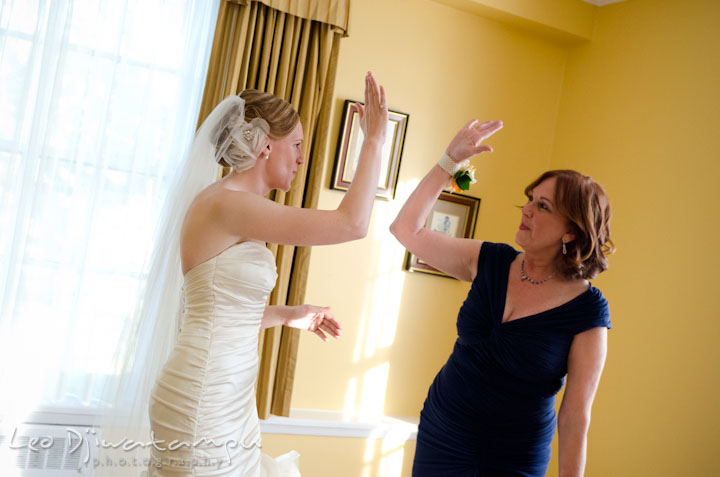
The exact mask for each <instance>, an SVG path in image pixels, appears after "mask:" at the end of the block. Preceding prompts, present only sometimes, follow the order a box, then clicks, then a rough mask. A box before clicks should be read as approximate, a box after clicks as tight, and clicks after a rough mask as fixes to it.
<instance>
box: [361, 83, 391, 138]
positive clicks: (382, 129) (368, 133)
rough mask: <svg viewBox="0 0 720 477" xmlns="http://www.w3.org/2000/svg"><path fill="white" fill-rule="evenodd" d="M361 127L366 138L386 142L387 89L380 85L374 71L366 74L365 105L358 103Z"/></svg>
mask: <svg viewBox="0 0 720 477" xmlns="http://www.w3.org/2000/svg"><path fill="white" fill-rule="evenodd" d="M358 109H359V114H360V128H361V129H362V132H363V134H364V135H365V137H366V138H373V139H377V140H378V141H379V142H380V144H381V145H382V144H384V143H385V135H386V131H387V121H388V108H387V101H386V100H385V89H384V88H383V87H382V86H378V84H377V81H375V78H374V77H373V75H372V73H370V72H368V74H367V75H366V76H365V106H363V105H361V104H358Z"/></svg>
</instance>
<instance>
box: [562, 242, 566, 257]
mask: <svg viewBox="0 0 720 477" xmlns="http://www.w3.org/2000/svg"><path fill="white" fill-rule="evenodd" d="M562 244H563V255H567V247H566V246H565V242H563V243H562Z"/></svg>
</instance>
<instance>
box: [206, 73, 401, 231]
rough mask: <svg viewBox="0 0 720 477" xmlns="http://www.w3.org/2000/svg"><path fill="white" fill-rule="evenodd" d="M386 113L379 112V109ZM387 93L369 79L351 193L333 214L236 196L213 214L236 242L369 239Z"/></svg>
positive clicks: (262, 199) (383, 130)
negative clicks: (360, 142)
mask: <svg viewBox="0 0 720 477" xmlns="http://www.w3.org/2000/svg"><path fill="white" fill-rule="evenodd" d="M381 104H382V105H384V106H385V107H383V108H381V107H380V105H381ZM386 105H387V103H386V101H385V91H384V90H383V88H382V86H378V85H377V83H376V82H375V79H374V78H373V76H372V75H371V74H369V73H368V75H367V77H366V78H365V106H364V107H362V106H360V120H361V127H362V129H363V133H364V136H365V140H364V141H363V144H362V148H361V149H360V157H359V159H358V167H357V170H356V172H355V176H354V177H353V181H352V184H351V186H350V189H349V190H348V191H347V193H346V194H345V196H344V197H343V200H342V202H341V203H340V205H339V206H338V208H337V209H335V210H314V209H302V208H298V207H288V206H284V205H281V204H278V203H276V202H272V201H270V200H267V199H264V198H262V197H259V196H257V195H253V194H251V193H248V192H234V194H237V200H229V201H223V202H222V203H218V204H217V205H216V206H215V210H213V213H216V214H218V216H217V219H218V221H219V222H220V223H222V224H223V226H224V227H226V228H227V231H228V232H229V233H230V234H231V235H233V236H237V237H246V238H253V239H256V240H261V241H263V242H271V243H278V244H288V245H328V244H335V243H341V242H347V241H350V240H356V239H359V238H363V237H364V236H365V235H367V230H368V224H369V223H370V214H371V213H372V206H373V201H374V199H375V191H376V190H377V183H378V176H379V175H380V154H381V151H382V146H383V143H384V142H385V131H386V129H387V118H388V114H387V106H386Z"/></svg>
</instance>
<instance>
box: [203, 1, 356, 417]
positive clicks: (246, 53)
mask: <svg viewBox="0 0 720 477" xmlns="http://www.w3.org/2000/svg"><path fill="white" fill-rule="evenodd" d="M271 3H272V4H276V7H278V8H282V7H283V6H294V7H295V8H294V9H290V10H291V11H290V12H288V11H286V10H288V9H287V8H286V9H285V10H279V9H277V8H271V7H269V6H268V5H267V4H271ZM323 4H325V5H326V6H331V5H332V4H342V5H344V6H343V7H342V8H340V7H334V8H328V9H325V10H323V9H322V8H317V7H318V5H320V6H322V5H323ZM301 5H305V6H306V8H305V9H300V6H301ZM347 11H349V0H303V1H297V0H292V1H287V0H285V1H283V0H275V1H270V0H263V1H250V0H245V1H240V0H235V1H230V0H223V1H222V2H221V5H220V11H219V13H218V20H217V26H216V30H215V38H214V40H213V48H212V53H211V56H210V65H209V69H208V75H207V79H206V83H205V92H204V94H203V101H202V105H201V109H200V118H199V121H198V124H201V123H202V121H203V120H204V119H205V118H206V117H207V115H208V114H210V111H212V109H213V108H214V107H215V106H216V105H217V104H218V103H220V101H222V100H223V99H224V98H225V97H227V96H229V95H231V94H238V93H240V92H241V91H242V90H244V89H247V88H255V89H259V90H262V91H266V92H268V93H272V94H274V95H276V96H278V97H280V98H283V99H285V100H286V101H288V102H289V103H290V104H292V105H293V107H294V108H295V109H296V110H297V111H298V113H299V114H300V121H301V122H302V125H303V130H304V133H305V141H304V143H303V148H304V154H305V157H306V161H305V162H304V163H303V164H302V165H301V166H300V167H298V171H297V175H296V177H295V181H294V182H293V186H292V189H291V190H290V191H289V192H287V193H285V192H282V191H274V193H271V196H270V198H271V199H273V200H275V201H276V202H279V203H281V204H285V205H290V206H295V207H315V206H316V203H317V196H318V192H319V190H320V187H321V184H320V181H321V175H322V168H323V159H324V157H323V151H324V147H323V145H324V144H325V143H326V142H327V139H328V137H327V132H328V131H327V130H328V128H329V123H330V118H329V115H328V112H329V110H330V106H331V101H332V90H333V85H334V83H335V70H336V66H337V55H338V46H339V41H340V38H341V37H342V36H345V33H346V31H347ZM292 12H298V13H300V14H302V15H294V14H292ZM323 12H325V14H324V15H323ZM332 12H335V13H334V14H333V15H330V14H331V13H332ZM343 12H345V13H344V15H345V22H344V23H343V22H341V21H339V20H338V19H341V18H342V16H343ZM308 13H315V14H317V15H318V16H319V18H324V19H325V20H328V19H329V18H331V16H332V18H333V22H335V23H338V22H339V23H340V24H339V25H338V24H334V23H325V22H321V21H317V20H316V19H313V18H306V16H308V15H307V14H308ZM227 172H228V171H224V174H225V173H227ZM269 247H270V249H271V250H272V251H273V253H274V254H275V258H276V262H277V272H278V280H277V285H276V287H275V289H274V290H273V292H272V294H271V296H270V299H269V304H271V305H284V304H287V305H298V304H302V302H303V300H304V296H305V284H306V281H307V272H308V263H309V258H310V249H309V248H306V247H293V246H284V245H276V244H270V245H269ZM298 342H299V330H295V329H290V328H286V327H275V328H270V329H267V330H265V331H264V332H262V333H261V335H260V346H259V353H260V370H259V374H258V381H257V407H258V414H259V416H260V418H261V419H264V418H266V417H267V416H268V414H269V413H271V412H272V413H273V414H276V415H280V416H287V415H288V413H289V411H290V398H291V394H292V387H293V378H294V374H295V363H296V357H297V349H298Z"/></svg>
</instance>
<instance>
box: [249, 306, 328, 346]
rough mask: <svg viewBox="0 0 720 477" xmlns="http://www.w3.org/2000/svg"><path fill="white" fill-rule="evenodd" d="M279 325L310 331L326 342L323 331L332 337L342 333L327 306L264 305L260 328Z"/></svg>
mask: <svg viewBox="0 0 720 477" xmlns="http://www.w3.org/2000/svg"><path fill="white" fill-rule="evenodd" d="M280 325H284V326H289V327H290V328H298V329H301V330H307V331H311V332H313V333H315V334H316V335H318V336H319V337H320V339H322V340H323V341H325V342H327V336H325V333H327V334H328V335H330V336H332V337H333V338H339V337H340V335H342V325H341V324H340V322H338V321H337V320H336V319H335V317H334V316H333V314H332V313H331V312H330V307H328V306H315V305H298V306H284V305H270V306H267V307H265V314H263V317H262V325H261V328H262V329H265V328H272V327H273V326H280Z"/></svg>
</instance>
